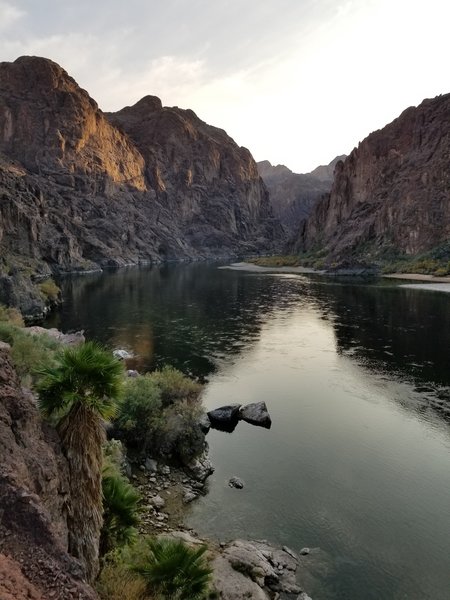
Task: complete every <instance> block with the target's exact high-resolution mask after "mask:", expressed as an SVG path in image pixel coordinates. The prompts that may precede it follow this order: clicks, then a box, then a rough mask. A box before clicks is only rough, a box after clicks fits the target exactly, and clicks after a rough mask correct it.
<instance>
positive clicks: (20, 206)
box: [0, 57, 283, 315]
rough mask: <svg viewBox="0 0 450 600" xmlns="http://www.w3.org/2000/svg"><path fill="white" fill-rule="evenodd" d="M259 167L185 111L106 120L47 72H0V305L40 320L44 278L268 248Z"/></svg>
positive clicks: (142, 105) (59, 76) (35, 63)
mask: <svg viewBox="0 0 450 600" xmlns="http://www.w3.org/2000/svg"><path fill="white" fill-rule="evenodd" d="M282 236H283V231H282V228H281V226H280V224H279V222H278V221H277V220H276V219H274V217H273V213H272V210H271V207H270V203H269V198H268V192H267V189H266V188H265V186H264V183H263V182H262V180H261V179H260V177H259V174H258V170H257V167H256V163H255V162H254V160H253V158H252V157H251V154H250V152H249V151H248V150H246V149H245V148H239V147H238V146H237V145H236V144H235V142H234V141H233V140H232V139H231V138H230V137H229V136H227V134H226V133H225V132H224V131H222V130H220V129H217V128H215V127H211V126H209V125H207V124H206V123H204V122H203V121H201V120H200V119H199V118H198V117H197V116H196V115H195V114H194V113H193V112H192V111H190V110H181V109H178V108H163V107H162V105H161V102H160V100H159V99H157V98H154V97H145V98H143V99H142V100H141V101H140V102H138V103H137V104H136V105H134V106H132V107H127V108H125V109H123V110H121V111H119V112H118V113H115V114H110V115H105V114H104V113H102V111H101V110H100V109H99V108H98V106H97V104H96V102H95V101H94V100H93V99H92V98H91V97H90V96H89V94H88V93H87V92H86V91H85V90H82V89H81V88H80V87H79V86H78V85H77V83H76V82H75V81H74V80H73V79H72V78H71V77H70V76H69V75H68V74H67V73H66V72H65V71H64V70H63V69H62V68H61V67H60V66H59V65H57V64H56V63H54V62H52V61H50V60H48V59H44V58H38V57H21V58H19V59H17V60H16V61H15V62H13V63H9V62H4V63H0V256H1V260H0V300H3V301H5V302H7V303H9V304H15V305H19V306H20V307H21V308H22V309H23V310H24V311H25V312H26V313H28V314H35V315H38V314H39V312H40V311H42V305H43V299H42V298H41V297H40V296H39V294H37V293H36V292H35V291H34V292H33V294H32V295H30V293H29V292H30V291H31V290H32V289H33V288H32V287H31V286H30V285H29V282H30V272H31V274H32V276H33V277H34V278H39V277H47V276H48V275H49V274H51V273H60V272H64V271H73V270H89V269H98V268H101V267H103V266H121V265H125V264H138V263H142V262H158V261H162V260H167V259H184V258H212V257H218V256H225V255H228V256H229V255H234V254H239V253H251V252H257V251H261V250H262V251H271V250H273V249H274V248H275V247H276V245H277V243H279V242H280V241H281V239H282Z"/></svg>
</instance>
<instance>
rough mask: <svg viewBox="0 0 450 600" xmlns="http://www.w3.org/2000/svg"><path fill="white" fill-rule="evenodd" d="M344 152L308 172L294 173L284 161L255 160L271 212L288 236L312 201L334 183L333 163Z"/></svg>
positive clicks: (294, 229)
mask: <svg viewBox="0 0 450 600" xmlns="http://www.w3.org/2000/svg"><path fill="white" fill-rule="evenodd" d="M343 159H345V156H344V155H343V156H337V157H336V158H335V159H334V160H332V161H331V162H330V164H329V165H323V166H320V167H317V168H316V169H314V171H311V173H305V174H298V173H293V172H292V171H291V170H290V169H288V168H287V167H285V166H284V165H277V166H272V165H271V164H270V162H269V161H268V160H264V161H261V162H259V163H257V165H258V171H259V174H260V175H261V177H262V178H263V181H264V183H265V184H266V185H267V189H268V190H269V193H270V202H271V204H272V208H273V212H274V215H275V216H276V217H277V218H278V219H279V220H280V223H281V224H282V225H283V227H284V229H285V231H286V233H287V234H288V236H292V235H293V234H294V233H295V232H296V231H297V229H298V225H299V223H300V221H301V220H302V219H306V218H307V217H308V216H309V215H310V214H311V211H312V210H313V208H314V205H315V204H316V203H317V201H318V200H320V198H321V197H322V196H323V195H324V194H328V193H329V192H330V190H331V186H332V184H333V174H334V167H335V166H336V164H337V163H338V161H340V160H343Z"/></svg>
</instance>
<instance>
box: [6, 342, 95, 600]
mask: <svg viewBox="0 0 450 600" xmlns="http://www.w3.org/2000/svg"><path fill="white" fill-rule="evenodd" d="M67 473H68V466H67V463H66V461H65V458H64V456H63V455H62V453H61V451H60V449H59V443H58V439H57V435H56V432H55V431H54V430H52V429H51V428H49V427H46V425H45V424H43V423H42V421H41V419H40V417H39V414H38V411H37V408H36V406H35V404H34V400H33V397H32V396H31V394H28V393H25V392H24V391H23V390H22V389H21V388H20V384H19V381H18V379H17V375H16V373H15V371H14V369H13V367H12V364H11V362H10V358H9V346H8V345H7V344H3V343H0V498H1V507H0V597H1V598H6V599H7V598H9V597H11V598H18V599H21V598H22V597H23V598H33V599H35V600H41V599H42V600H44V599H47V598H52V599H55V600H71V599H73V600H75V599H76V600H94V599H95V598H96V595H95V593H94V592H93V591H92V589H91V588H89V587H88V586H87V585H86V584H85V583H84V582H83V569H82V566H81V564H80V563H79V562H78V561H77V560H76V559H75V558H73V557H71V556H70V555H69V554H68V552H67V540H68V532H67V522H66V513H67V500H68V490H69V485H68V480H67Z"/></svg>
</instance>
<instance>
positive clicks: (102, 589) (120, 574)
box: [96, 557, 155, 600]
mask: <svg viewBox="0 0 450 600" xmlns="http://www.w3.org/2000/svg"><path fill="white" fill-rule="evenodd" d="M96 589H97V593H98V595H99V597H100V598H101V600H152V599H155V596H153V595H151V594H149V593H148V592H147V584H146V582H145V580H144V579H143V578H142V577H141V576H140V575H139V574H138V573H134V572H133V571H130V570H129V569H128V568H127V566H126V565H125V564H124V563H123V562H122V561H121V557H119V559H118V560H110V561H109V562H107V563H106V564H105V566H104V567H103V568H102V571H101V573H100V576H99V578H98V581H97V584H96Z"/></svg>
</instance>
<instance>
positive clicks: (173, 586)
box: [134, 538, 212, 600]
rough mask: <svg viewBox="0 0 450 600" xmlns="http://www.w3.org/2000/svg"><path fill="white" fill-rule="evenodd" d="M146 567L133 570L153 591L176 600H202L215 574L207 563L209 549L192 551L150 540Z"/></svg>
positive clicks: (178, 542)
mask: <svg viewBox="0 0 450 600" xmlns="http://www.w3.org/2000/svg"><path fill="white" fill-rule="evenodd" d="M148 551H149V552H148V556H147V560H146V562H145V564H140V565H137V566H135V567H134V569H135V571H137V572H138V573H140V575H142V577H143V578H144V579H145V580H146V582H147V584H148V588H149V589H150V590H155V591H158V592H159V593H161V594H163V595H164V596H165V597H168V598H173V599H174V600H195V599H197V598H203V597H204V595H205V593H206V590H207V588H208V584H209V581H210V577H211V573H212V570H211V569H210V568H209V566H208V565H207V563H206V560H205V558H204V554H205V552H206V551H207V547H206V546H201V547H200V548H198V549H194V548H190V547H189V546H187V545H186V544H184V543H183V542H182V541H181V540H174V539H170V538H162V539H158V540H149V542H148Z"/></svg>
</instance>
